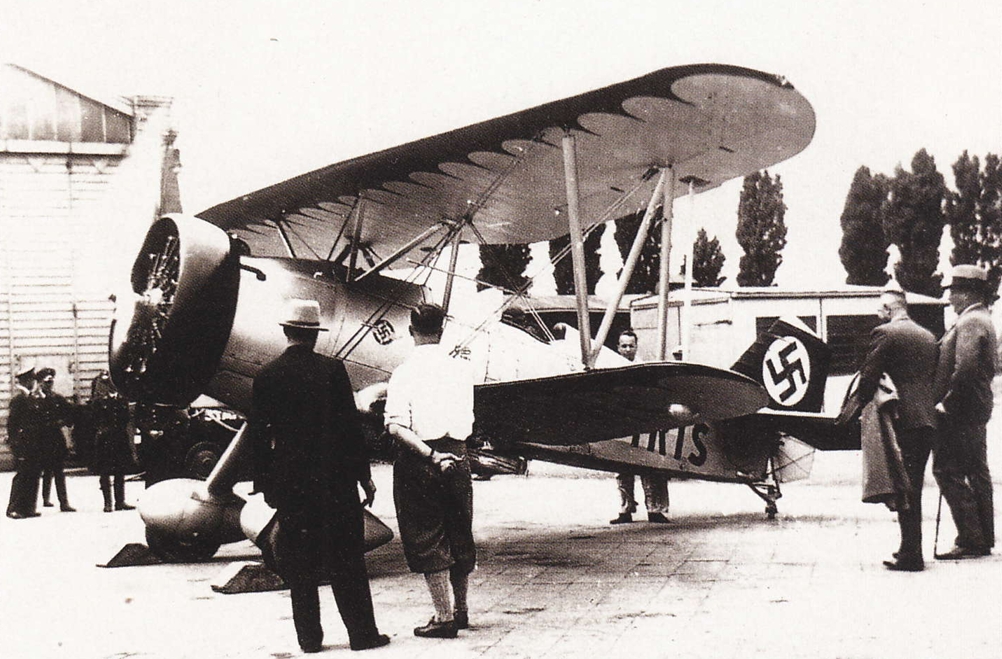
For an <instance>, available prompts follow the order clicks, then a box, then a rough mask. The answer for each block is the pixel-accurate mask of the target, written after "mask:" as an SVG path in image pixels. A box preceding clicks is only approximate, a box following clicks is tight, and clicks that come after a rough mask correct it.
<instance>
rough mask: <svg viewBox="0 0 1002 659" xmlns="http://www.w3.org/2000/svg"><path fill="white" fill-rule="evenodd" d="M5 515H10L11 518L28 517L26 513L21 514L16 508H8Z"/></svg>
mask: <svg viewBox="0 0 1002 659" xmlns="http://www.w3.org/2000/svg"><path fill="white" fill-rule="evenodd" d="M7 517H10V518H11V519H27V518H28V516H27V515H22V514H21V513H19V512H17V511H16V510H10V511H8V512H7Z"/></svg>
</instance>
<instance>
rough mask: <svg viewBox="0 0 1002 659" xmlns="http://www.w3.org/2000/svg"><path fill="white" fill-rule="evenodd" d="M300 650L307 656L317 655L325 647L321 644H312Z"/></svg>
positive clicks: (303, 646)
mask: <svg viewBox="0 0 1002 659" xmlns="http://www.w3.org/2000/svg"><path fill="white" fill-rule="evenodd" d="M299 649H300V650H302V651H303V652H304V653H306V654H316V653H317V652H320V651H321V650H323V649H324V646H323V645H321V644H320V643H317V644H316V645H313V644H312V643H311V644H309V645H300V646H299Z"/></svg>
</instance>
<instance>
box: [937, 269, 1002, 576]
mask: <svg viewBox="0 0 1002 659" xmlns="http://www.w3.org/2000/svg"><path fill="white" fill-rule="evenodd" d="M952 275H953V278H952V281H951V283H950V285H949V287H948V288H949V289H950V293H949V298H950V304H951V306H953V310H954V311H955V312H956V313H957V322H956V323H955V324H954V326H953V327H952V328H950V330H949V331H948V332H947V333H946V334H945V335H943V340H942V341H941V342H940V349H939V366H938V368H937V369H936V396H937V398H936V400H937V401H938V402H937V403H936V409H937V410H938V411H939V412H940V414H941V415H942V417H941V422H940V436H939V442H938V444H937V448H936V458H935V460H934V461H933V468H932V473H933V475H934V476H935V477H936V481H937V482H938V483H939V489H940V491H941V492H942V493H943V498H944V499H946V503H947V505H948V506H949V507H950V513H951V514H952V515H953V521H954V524H955V525H956V527H957V539H956V542H955V545H954V547H953V549H951V550H950V551H948V552H946V553H945V554H940V555H939V556H937V558H944V559H955V558H973V557H976V556H987V555H988V554H990V553H991V551H992V547H993V546H994V545H995V512H994V506H993V503H992V477H991V474H990V473H989V471H988V445H987V444H988V443H987V431H986V427H987V424H988V420H989V419H990V418H991V416H992V407H993V404H994V400H993V397H992V380H993V379H994V378H995V374H996V373H997V372H998V364H997V361H996V360H997V359H998V346H997V342H996V336H995V328H994V326H993V325H992V319H991V314H990V313H989V311H988V307H987V306H986V302H987V301H988V300H989V293H990V291H989V290H988V273H987V271H986V270H985V269H984V268H982V267H980V266H976V265H957V266H954V267H953V272H952Z"/></svg>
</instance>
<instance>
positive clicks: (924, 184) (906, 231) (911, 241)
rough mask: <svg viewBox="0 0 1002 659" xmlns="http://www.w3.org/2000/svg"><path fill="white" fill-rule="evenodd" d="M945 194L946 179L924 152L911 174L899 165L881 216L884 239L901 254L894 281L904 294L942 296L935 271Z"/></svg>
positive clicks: (939, 275) (940, 237)
mask: <svg viewBox="0 0 1002 659" xmlns="http://www.w3.org/2000/svg"><path fill="white" fill-rule="evenodd" d="M946 193H947V189H946V183H944V181H943V175H942V174H940V173H939V172H938V171H937V170H936V161H935V160H934V159H933V157H932V156H930V155H929V154H928V153H927V152H926V150H925V149H921V150H919V151H918V153H916V154H915V157H914V158H912V171H910V172H908V171H905V170H904V169H903V168H902V167H901V166H900V165H898V167H897V168H896V169H895V172H894V178H892V179H891V181H890V194H889V195H888V198H887V201H886V202H885V203H884V206H883V208H882V213H881V214H882V218H883V227H884V235H886V236H887V238H888V239H889V240H890V241H891V242H892V243H894V244H895V245H897V247H898V251H899V252H900V254H901V260H900V261H898V263H897V265H896V266H895V268H894V277H895V279H897V280H898V282H899V283H900V284H901V286H902V288H904V289H905V290H908V291H914V292H916V293H923V294H925V295H931V296H934V297H939V295H940V294H941V293H942V288H941V286H940V283H941V281H942V279H943V275H942V274H939V273H937V272H936V270H937V268H938V267H939V244H940V241H941V239H942V237H943V227H944V225H945V222H946V217H945V215H944V213H943V200H944V198H945V197H946Z"/></svg>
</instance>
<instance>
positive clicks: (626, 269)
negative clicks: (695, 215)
mask: <svg viewBox="0 0 1002 659" xmlns="http://www.w3.org/2000/svg"><path fill="white" fill-rule="evenodd" d="M651 171H652V172H653V171H654V170H651ZM668 174H671V179H670V180H671V183H669V185H674V181H675V170H674V169H673V168H671V167H667V168H663V169H661V170H660V174H659V175H658V184H657V185H656V186H655V187H654V193H653V194H651V199H650V201H649V202H648V203H647V210H646V211H645V212H644V220H643V221H642V222H641V223H640V226H638V227H637V234H636V235H635V236H634V237H633V246H632V247H630V253H629V255H628V256H627V257H626V263H624V264H623V271H622V272H621V273H620V275H619V279H618V280H617V281H616V293H615V294H614V295H613V298H612V300H611V301H610V302H609V305H608V306H607V307H606V308H605V314H604V315H603V316H602V324H601V325H600V326H599V328H598V334H597V335H596V336H595V349H594V350H593V351H592V353H591V361H590V364H589V365H590V366H594V365H595V360H597V359H598V354H599V353H600V352H601V351H602V346H603V345H605V340H606V339H607V338H608V337H609V330H610V329H611V328H612V321H613V320H614V319H615V317H616V312H617V311H619V303H620V301H622V299H623V294H624V293H626V287H627V286H628V285H629V283H630V278H631V277H633V269H634V268H635V267H636V265H637V260H638V259H639V258H640V252H641V251H642V250H643V247H644V242H645V241H646V240H647V234H648V232H649V231H650V228H651V219H652V218H653V217H654V212H655V210H656V209H657V204H658V201H660V200H661V196H662V194H663V195H664V198H665V200H667V199H669V198H670V197H669V196H668V194H669V193H665V192H664V187H665V179H666V178H668ZM647 180H650V178H649V177H647ZM665 203H667V201H666V202H665Z"/></svg>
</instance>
